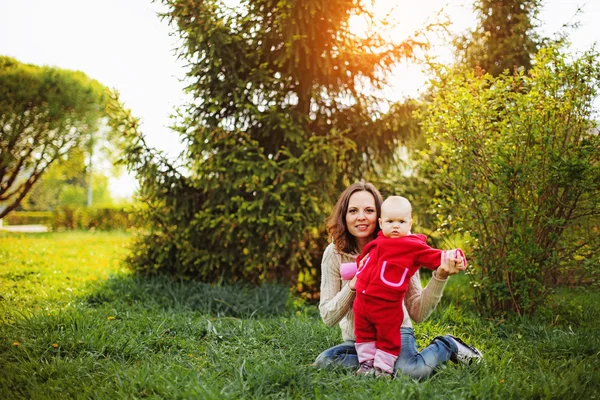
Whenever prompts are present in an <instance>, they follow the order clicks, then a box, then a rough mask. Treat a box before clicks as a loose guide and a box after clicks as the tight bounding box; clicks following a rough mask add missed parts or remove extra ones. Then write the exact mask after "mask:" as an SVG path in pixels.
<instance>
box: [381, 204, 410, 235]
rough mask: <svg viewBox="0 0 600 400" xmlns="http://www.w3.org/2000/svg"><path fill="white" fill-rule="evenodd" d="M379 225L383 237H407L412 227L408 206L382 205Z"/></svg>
mask: <svg viewBox="0 0 600 400" xmlns="http://www.w3.org/2000/svg"><path fill="white" fill-rule="evenodd" d="M379 225H380V227H381V231H382V232H383V235H384V236H385V237H388V238H398V237H402V236H406V235H408V234H409V233H410V228H411V226H412V216H411V208H410V206H405V205H397V204H394V205H391V204H390V205H386V204H384V205H382V207H381V218H379Z"/></svg>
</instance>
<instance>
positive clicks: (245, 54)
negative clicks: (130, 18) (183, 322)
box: [122, 0, 422, 282]
mask: <svg viewBox="0 0 600 400" xmlns="http://www.w3.org/2000/svg"><path fill="white" fill-rule="evenodd" d="M164 3H165V4H166V5H167V6H168V8H169V11H168V12H167V13H166V14H165V15H164V17H165V18H167V19H168V21H169V22H170V23H171V24H173V25H174V26H176V28H177V32H178V34H179V35H180V37H181V39H182V43H183V46H182V48H181V49H180V53H181V54H180V56H181V57H183V58H185V59H186V60H187V62H188V65H189V71H188V74H187V81H188V82H189V86H188V91H189V92H190V93H191V95H192V96H193V98H194V100H193V101H192V102H191V104H189V105H188V106H187V107H185V108H184V109H182V110H180V113H179V119H180V123H179V124H178V125H177V126H176V129H177V130H178V131H179V132H180V133H181V135H182V137H183V138H184V140H185V142H186V143H187V145H188V150H187V153H186V157H185V158H182V159H181V160H184V161H183V163H182V164H183V168H177V167H176V166H173V165H171V164H170V163H168V162H161V161H159V160H160V156H159V155H158V154H156V153H153V152H152V151H150V150H149V149H147V148H146V146H145V145H144V143H143V140H142V138H140V137H139V135H136V134H135V131H136V122H135V119H130V125H128V127H122V129H124V132H130V135H129V136H130V137H132V138H137V139H135V140H132V144H131V147H130V149H129V151H128V154H129V155H130V156H131V157H130V160H129V166H130V169H132V170H134V171H137V172H138V177H139V178H140V185H141V191H140V194H141V195H142V198H143V199H144V203H146V204H148V207H147V208H144V209H143V210H141V212H142V216H143V218H144V219H145V220H146V221H147V222H148V224H149V228H148V229H149V230H148V235H147V236H146V237H144V238H142V239H141V240H140V242H139V243H138V244H137V245H136V246H135V247H136V249H139V251H136V254H135V255H134V257H132V259H130V261H131V263H132V265H133V266H134V267H135V268H136V269H138V270H140V271H143V272H147V273H153V272H157V271H162V272H170V273H173V274H184V275H191V276H194V277H199V278H201V279H204V280H208V281H217V280H219V279H226V280H237V279H247V280H251V281H255V282H256V281H259V280H261V279H266V278H269V277H270V278H279V279H289V280H294V279H296V277H297V274H298V273H300V274H301V275H302V276H304V277H305V278H306V277H311V276H314V275H315V274H316V269H315V268H314V267H312V265H311V263H312V259H313V258H316V257H315V255H316V254H317V253H318V252H319V251H320V250H322V245H323V241H322V240H323V235H322V226H323V220H324V218H325V215H326V214H327V212H328V211H329V208H330V207H331V203H332V200H333V198H334V197H335V196H336V195H337V194H338V193H339V192H340V190H341V187H342V186H344V185H346V184H347V183H348V182H350V181H354V180H357V179H360V178H364V177H369V174H370V173H371V172H372V171H374V170H375V167H376V166H378V165H379V166H381V165H385V163H386V162H389V161H390V160H392V159H393V157H394V154H395V149H396V147H397V144H398V142H399V141H400V140H401V139H402V137H403V136H402V134H403V131H402V130H396V128H397V127H398V125H397V124H396V122H397V118H396V115H395V114H393V113H392V114H388V115H382V112H381V111H380V109H379V105H378V103H377V102H378V100H380V99H377V98H376V97H375V96H373V95H370V94H368V91H367V90H366V88H367V87H369V88H375V89H377V88H380V87H381V86H383V85H384V84H385V75H386V72H387V71H388V70H389V69H390V67H391V66H392V65H393V64H394V63H396V62H397V61H399V60H400V59H403V58H405V57H410V56H411V54H412V51H413V48H414V47H417V46H421V45H422V44H421V43H419V42H417V41H414V40H407V41H405V42H401V43H396V44H394V43H392V42H390V41H387V40H384V38H383V37H382V36H381V35H380V34H378V33H377V32H376V31H374V32H373V34H372V35H371V36H369V37H368V38H360V37H357V36H355V35H354V34H352V33H351V32H350V27H349V25H348V18H349V17H350V15H352V14H353V13H366V12H367V11H366V10H365V7H364V4H363V2H359V1H354V0H352V1H350V0H343V1H342V0H336V1H322V0H321V1H316V0H315V1H299V0H287V1H286V0H284V1H266V0H260V1H248V0H246V1H241V2H240V4H239V6H238V7H237V8H234V9H230V8H227V7H226V6H225V5H224V4H223V3H222V2H219V1H215V0H212V1H192V0H169V1H164ZM373 21H375V20H373ZM311 268H312V269H311ZM306 279H308V278H306Z"/></svg>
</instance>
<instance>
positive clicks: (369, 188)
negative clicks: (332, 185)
mask: <svg viewBox="0 0 600 400" xmlns="http://www.w3.org/2000/svg"><path fill="white" fill-rule="evenodd" d="M356 192H369V193H371V194H372V195H373V197H374V198H375V207H376V209H377V218H379V217H380V216H381V203H382V202H383V198H382V197H381V193H379V190H377V189H376V188H375V186H373V184H372V183H369V182H358V183H353V184H352V185H350V186H348V187H347V188H346V189H345V190H344V191H343V192H342V194H341V195H340V197H339V198H338V201H337V203H335V207H334V208H333V211H332V212H331V215H330V216H329V217H328V218H327V221H326V227H327V233H329V235H330V236H331V238H332V240H333V243H334V245H335V248H336V249H337V250H338V251H343V252H345V253H354V252H356V251H357V250H358V249H357V246H356V238H355V237H354V236H352V235H351V234H350V232H348V227H347V225H346V213H347V212H348V203H349V202H350V196H352V195H353V194H354V193H356ZM378 232H379V224H376V225H375V231H374V232H373V239H375V238H376V237H377V233H378Z"/></svg>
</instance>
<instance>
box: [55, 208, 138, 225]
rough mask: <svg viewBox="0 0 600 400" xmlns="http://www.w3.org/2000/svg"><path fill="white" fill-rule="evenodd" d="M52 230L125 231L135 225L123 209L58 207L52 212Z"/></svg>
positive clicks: (127, 211)
mask: <svg viewBox="0 0 600 400" xmlns="http://www.w3.org/2000/svg"><path fill="white" fill-rule="evenodd" d="M51 225H52V230H55V231H60V230H74V229H83V230H90V229H91V230H102V231H109V230H125V229H128V228H132V227H133V226H134V225H135V223H134V219H133V217H132V216H130V211H129V210H126V209H124V208H94V207H92V208H87V207H68V206H64V207H59V208H57V209H56V210H55V211H54V212H52V222H51Z"/></svg>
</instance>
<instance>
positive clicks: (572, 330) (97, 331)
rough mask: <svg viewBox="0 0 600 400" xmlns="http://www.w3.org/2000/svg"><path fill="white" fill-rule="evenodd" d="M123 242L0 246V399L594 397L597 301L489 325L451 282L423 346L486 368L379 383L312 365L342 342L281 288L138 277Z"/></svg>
mask: <svg viewBox="0 0 600 400" xmlns="http://www.w3.org/2000/svg"><path fill="white" fill-rule="evenodd" d="M129 241H130V237H129V236H128V235H127V234H122V233H121V234H117V233H93V234H92V233H48V234H28V235H18V234H7V233H0V296H1V299H0V393H1V396H0V397H2V398H6V399H13V398H33V399H46V398H101V399H102V398H110V399H120V398H168V399H188V398H189V399H239V398H244V399H263V398H311V399H312V398H331V399H362V398H395V399H397V398H415V399H421V398H423V399H430V398H433V399H436V398H439V399H453V398H455V399H464V398H485V399H506V398H508V399H521V398H536V399H538V398H549V399H550V398H556V399H564V398H567V399H571V398H572V399H580V398H586V399H593V398H598V397H600V373H599V372H598V370H599V368H598V367H599V366H600V362H599V359H600V339H599V337H598V336H599V335H598V334H599V333H600V332H599V329H598V326H599V324H598V320H599V319H600V295H599V293H598V292H597V291H592V290H562V291H560V292H559V293H557V294H556V295H555V296H554V297H553V298H552V302H551V303H549V304H548V306H547V307H546V308H545V309H544V310H542V311H541V312H540V316H538V317H536V318H535V319H523V320H517V319H514V320H488V319H486V318H482V317H481V316H479V315H478V314H477V313H476V312H475V311H474V310H473V308H472V303H471V302H470V301H469V298H470V297H469V296H470V294H469V289H468V284H467V283H468V282H467V281H466V277H465V276H464V275H462V276H458V277H453V278H452V279H451V281H450V282H449V284H448V287H447V290H446V294H445V297H444V298H443V301H442V304H441V305H440V306H439V307H438V309H437V310H436V311H435V312H434V314H433V315H432V316H431V317H430V318H429V320H428V321H426V322H425V323H422V324H419V325H418V326H416V334H417V339H418V342H419V344H420V345H421V346H423V345H426V344H427V343H428V342H429V341H430V340H431V339H433V338H434V337H435V336H437V335H440V334H445V333H453V334H456V335H458V336H461V337H463V338H464V339H465V340H467V341H468V342H472V343H474V344H476V345H477V347H479V348H480V349H481V350H482V351H484V354H485V359H486V364H485V365H477V366H470V367H460V366H457V365H454V364H449V365H448V366H447V367H446V368H443V369H442V370H440V371H439V373H437V374H436V375H435V376H434V377H432V378H431V379H429V380H427V381H424V382H416V381H413V380H411V379H409V378H405V377H400V378H398V379H395V380H393V381H386V380H377V379H372V378H362V377H360V378H359V377H356V376H354V374H353V371H346V370H342V369H337V370H319V369H316V368H315V367H313V366H311V363H312V362H313V361H314V358H315V357H316V355H317V354H318V353H319V352H320V351H322V350H324V349H325V348H327V347H329V346H332V345H334V344H338V343H339V341H340V333H339V331H338V330H337V329H332V328H328V327H326V326H325V325H324V324H323V323H322V322H321V320H320V318H319V316H318V310H317V308H316V306H315V305H309V304H305V303H303V302H302V301H300V300H298V299H293V298H290V297H289V295H288V292H287V290H285V289H284V288H282V287H280V286H272V285H265V286H262V287H259V288H250V287H242V286H235V287H232V286H211V285H206V284H202V283H198V282H182V281H173V280H170V279H167V278H153V279H147V278H139V277H134V276H131V274H130V273H129V272H128V271H127V270H126V269H124V268H123V267H122V265H121V260H122V259H123V258H124V256H125V255H126V254H127V246H128V245H129ZM557 315H558V317H557Z"/></svg>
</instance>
